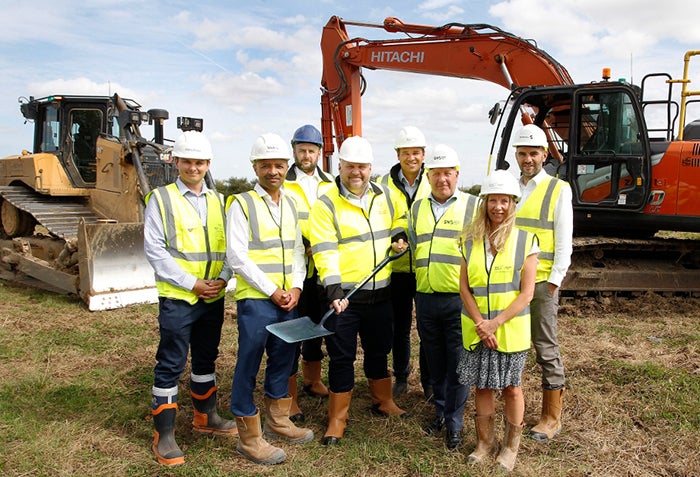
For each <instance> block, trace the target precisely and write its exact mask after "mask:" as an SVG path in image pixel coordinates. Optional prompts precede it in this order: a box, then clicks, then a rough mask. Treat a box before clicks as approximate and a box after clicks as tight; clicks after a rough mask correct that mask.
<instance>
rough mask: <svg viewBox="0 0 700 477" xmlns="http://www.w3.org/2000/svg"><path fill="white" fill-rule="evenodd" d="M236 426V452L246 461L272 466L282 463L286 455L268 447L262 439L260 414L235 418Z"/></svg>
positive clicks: (281, 451)
mask: <svg viewBox="0 0 700 477" xmlns="http://www.w3.org/2000/svg"><path fill="white" fill-rule="evenodd" d="M236 425H237V426H238V445H237V446H236V450H238V452H240V453H241V454H243V456H244V457H245V458H246V459H249V460H252V461H253V462H255V463H256V464H264V465H274V464H279V463H281V462H284V460H285V459H286V458H287V454H285V453H284V451H283V450H282V449H280V448H278V447H275V446H273V445H270V444H269V443H268V442H267V441H266V440H265V439H263V438H262V429H261V427H260V412H256V413H255V415H253V416H236Z"/></svg>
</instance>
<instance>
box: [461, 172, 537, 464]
mask: <svg viewBox="0 0 700 477" xmlns="http://www.w3.org/2000/svg"><path fill="white" fill-rule="evenodd" d="M480 195H481V198H482V201H481V204H480V206H479V209H478V211H477V214H476V216H475V218H474V220H472V222H471V224H469V225H468V226H467V227H466V228H465V231H464V234H463V235H462V239H463V242H462V247H461V249H462V250H461V251H462V266H461V270H460V294H461V297H462V304H463V305H464V306H463V312H462V340H463V343H464V352H463V353H462V358H461V359H460V363H459V367H458V370H459V373H460V381H461V382H462V383H463V384H465V385H467V386H474V387H475V388H476V389H475V397H474V405H475V408H476V416H475V417H474V424H475V428H476V435H477V445H476V449H474V451H473V452H472V453H471V454H469V457H468V459H469V461H470V462H474V463H482V462H484V460H485V459H486V458H488V456H489V455H490V454H491V453H492V452H493V451H494V448H495V447H496V445H495V432H494V430H495V428H494V414H495V412H496V406H495V393H496V391H500V393H501V396H502V397H503V401H504V417H505V419H504V424H505V426H504V427H505V431H504V436H503V444H502V446H501V450H500V452H499V454H498V457H496V461H497V462H498V463H499V464H500V466H501V467H502V468H503V469H505V470H507V471H511V470H513V466H514V465H515V460H516V457H517V455H518V449H519V448H520V435H521V434H522V430H523V424H524V423H523V418H524V415H525V400H524V398H523V390H522V374H523V369H524V368H525V361H526V359H527V354H528V352H529V350H530V308H529V306H528V304H529V302H530V300H531V299H532V295H533V293H534V288H535V273H536V271H537V252H538V251H539V248H538V246H537V238H536V237H535V235H534V234H532V233H531V232H526V231H524V230H521V229H519V228H517V227H516V226H515V205H516V202H517V201H518V199H519V198H520V187H519V186H518V181H517V179H516V178H515V177H514V176H513V175H512V174H511V173H510V172H508V171H505V170H497V171H494V172H492V173H491V175H489V176H488V177H487V178H486V180H484V182H483V183H482V184H481V193H480Z"/></svg>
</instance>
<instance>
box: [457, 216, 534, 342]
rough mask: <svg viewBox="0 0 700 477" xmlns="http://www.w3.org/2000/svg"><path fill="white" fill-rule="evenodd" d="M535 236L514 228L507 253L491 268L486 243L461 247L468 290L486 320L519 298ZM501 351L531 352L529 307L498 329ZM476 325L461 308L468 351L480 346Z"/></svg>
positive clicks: (506, 249) (498, 256) (501, 253)
mask: <svg viewBox="0 0 700 477" xmlns="http://www.w3.org/2000/svg"><path fill="white" fill-rule="evenodd" d="M534 240H535V238H534V235H533V234H532V233H530V232H526V231H524V230H520V229H518V228H515V227H514V228H513V231H512V232H511V234H510V237H508V241H507V243H506V246H505V249H504V250H503V251H502V252H499V253H497V254H496V256H495V257H494V259H493V263H492V264H491V268H490V269H489V268H487V266H486V248H485V244H484V241H483V240H479V241H475V242H472V241H469V242H467V243H466V244H464V245H463V247H462V254H463V255H462V256H463V257H464V259H465V260H466V261H467V274H468V275H467V276H468V277H469V286H470V289H471V292H472V295H473V296H474V299H475V300H476V304H477V305H478V307H479V311H480V312H481V317H482V318H483V319H484V320H491V319H493V318H495V317H496V316H498V314H499V313H501V312H502V311H503V310H505V309H506V308H508V305H510V304H511V303H512V302H513V300H515V298H517V296H518V295H519V294H520V274H521V273H522V269H523V266H524V265H525V259H526V258H527V256H528V254H529V253H530V250H531V249H532V245H533V241H534ZM495 335H496V340H498V348H497V349H498V351H501V352H503V353H515V352H518V351H525V350H527V349H530V307H529V306H527V307H525V309H524V310H523V311H521V312H520V313H519V314H518V315H516V316H514V317H513V318H511V319H510V320H508V321H506V322H505V323H504V324H503V325H501V326H499V327H498V328H497V329H496V333H495ZM479 341H480V339H479V335H478V334H477V333H476V327H475V325H474V321H472V319H471V318H470V317H469V315H467V310H466V309H465V308H464V306H462V342H463V343H464V347H465V348H466V349H467V350H473V349H474V347H475V346H476V345H477V344H478V343H479Z"/></svg>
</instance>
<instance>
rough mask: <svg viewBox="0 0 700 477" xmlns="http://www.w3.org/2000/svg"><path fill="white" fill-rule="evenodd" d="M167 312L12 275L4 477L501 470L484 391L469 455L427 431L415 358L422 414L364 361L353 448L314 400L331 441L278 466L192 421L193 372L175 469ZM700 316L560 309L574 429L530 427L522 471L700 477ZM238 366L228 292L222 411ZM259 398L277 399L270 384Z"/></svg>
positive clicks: (2, 412)
mask: <svg viewBox="0 0 700 477" xmlns="http://www.w3.org/2000/svg"><path fill="white" fill-rule="evenodd" d="M156 311H157V309H156V307H155V306H154V305H146V306H139V307H132V308H128V309H122V310H115V311H106V312H93V313H91V312H88V311H87V310H86V308H85V306H84V305H83V304H81V303H80V302H78V301H75V300H73V299H71V298H67V297H62V296H57V295H53V294H49V293H44V292H40V291H35V290H28V289H24V288H18V287H14V286H10V285H7V284H4V283H0V363H1V366H0V473H1V474H2V475H6V476H73V475H77V476H123V475H124V476H147V475H153V476H155V475H158V476H165V475H172V476H224V475H229V476H235V475H274V476H318V475H324V476H336V475H337V476H365V475H366V476H458V475H460V476H470V475H473V476H491V475H502V474H501V472H500V471H497V470H496V469H495V467H494V465H493V463H491V464H488V465H485V466H482V467H474V466H472V465H469V464H468V463H467V462H466V456H467V455H468V454H469V452H471V450H472V449H473V446H474V444H475V435H474V427H473V423H472V420H471V416H472V414H473V412H474V410H473V400H472V399H470V401H469V404H468V409H467V411H466V417H465V429H464V432H465V442H464V444H463V446H462V447H461V449H460V451H459V452H448V451H447V450H446V449H445V447H444V445H443V437H442V436H439V437H427V436H424V435H423V434H422V432H421V426H422V425H424V424H425V422H427V421H428V420H429V419H430V418H431V416H432V407H431V404H430V403H426V402H425V401H424V400H423V399H422V394H421V393H420V389H419V384H418V378H417V374H418V373H417V361H416V360H415V358H414V363H413V364H414V372H413V374H412V377H411V380H410V385H411V388H410V392H409V394H408V396H407V397H404V398H402V399H399V400H398V404H399V405H401V406H402V407H403V408H405V409H407V410H408V411H409V412H410V413H411V417H410V418H409V419H407V420H398V419H390V420H387V419H382V418H378V417H373V416H372V415H370V413H369V412H368V408H369V404H370V400H369V393H368V391H367V383H366V380H365V379H364V378H363V377H361V373H360V372H358V373H357V376H358V377H357V386H356V388H355V391H354V394H353V401H352V404H351V408H350V422H349V427H348V431H347V432H346V435H345V438H344V439H343V443H342V445H341V446H338V447H334V448H325V447H323V446H321V445H320V444H319V439H320V437H321V436H322V435H323V432H324V431H325V424H326V422H325V419H326V402H324V401H322V400H318V399H313V398H309V397H302V398H301V399H300V401H301V406H302V408H303V409H304V411H305V412H306V414H307V416H308V418H307V425H308V426H309V427H311V428H312V429H313V430H314V432H315V433H316V439H315V440H314V441H313V442H311V443H308V444H306V445H303V446H293V445H285V444H282V446H283V447H284V449H285V451H286V452H287V455H288V459H287V462H285V463H284V464H282V465H279V466H274V467H263V466H258V465H255V464H251V463H249V462H248V461H246V460H245V459H243V458H242V457H241V456H240V455H238V454H237V453H236V451H235V445H236V439H235V438H234V439H230V438H229V439H226V438H211V437H204V436H200V435H198V434H195V433H193V432H192V430H191V425H190V421H191V419H192V410H191V405H190V399H189V393H188V389H187V383H188V376H189V370H187V371H186V373H185V375H184V376H185V379H184V380H182V382H181V390H180V405H181V408H180V413H179V415H178V420H177V429H176V437H177V440H178V442H179V444H180V446H181V447H182V448H183V450H184V451H185V454H186V463H185V465H182V466H179V467H175V468H164V467H161V466H159V465H158V464H157V463H156V461H155V458H154V457H153V455H152V453H151V450H150V444H151V440H152V435H153V428H152V422H151V420H150V412H149V411H150V389H151V384H152V369H153V365H154V355H155V349H156V345H157V342H158V328H157V322H156V318H155V316H156ZM699 325H700V299H698V298H663V297H658V296H656V295H649V296H645V297H641V298H636V299H631V300H628V299H615V298H604V299H598V300H594V299H580V300H579V299H576V300H570V301H567V302H566V303H565V304H564V305H563V306H562V309H561V314H560V335H561V341H562V350H563V355H564V360H565V365H566V368H567V378H568V394H567V395H566V397H565V404H564V413H563V418H564V430H563V432H562V434H560V435H559V436H557V437H556V438H555V439H554V440H553V441H552V442H551V443H549V444H544V445H543V444H538V443H536V442H533V441H531V440H529V439H526V438H523V443H522V446H521V450H520V454H519V456H518V461H517V463H516V467H515V470H514V472H512V474H511V475H523V476H537V477H545V476H560V475H561V476H563V475H566V476H635V477H636V476H698V475H700V444H699V440H700V352H699V350H698V343H700V332H699V331H698V326H699ZM235 361H236V327H235V306H234V303H233V299H231V298H229V299H228V305H227V319H226V323H225V329H224V337H223V343H222V347H221V355H220V358H219V360H218V376H219V386H220V394H219V404H220V406H219V407H220V409H221V410H223V413H224V414H226V415H229V413H228V401H229V396H228V394H229V392H230V388H231V377H232V374H233V368H234V365H235ZM358 364H359V363H358ZM358 369H359V368H358ZM524 391H525V398H526V417H525V420H526V424H527V426H528V427H529V426H531V425H533V424H534V423H535V421H536V419H537V417H538V415H539V406H540V404H539V398H540V392H539V374H538V369H537V367H536V365H535V364H534V360H533V359H530V360H529V361H528V365H527V366H526V369H525V386H524ZM257 398H258V399H259V400H260V401H261V400H262V396H261V391H260V390H258V394H257ZM499 409H500V408H499ZM500 427H501V425H500V423H499V424H498V427H497V429H498V432H499V434H500V432H501V431H500Z"/></svg>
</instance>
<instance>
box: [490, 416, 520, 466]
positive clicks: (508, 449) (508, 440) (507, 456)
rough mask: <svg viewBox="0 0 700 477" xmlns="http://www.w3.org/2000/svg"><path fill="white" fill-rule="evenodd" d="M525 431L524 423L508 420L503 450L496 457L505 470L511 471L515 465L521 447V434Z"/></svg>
mask: <svg viewBox="0 0 700 477" xmlns="http://www.w3.org/2000/svg"><path fill="white" fill-rule="evenodd" d="M522 432H523V425H522V424H520V425H519V426H516V425H515V424H511V423H510V422H508V421H506V429H505V435H504V436H503V446H502V447H501V452H500V453H499V454H498V457H496V462H498V463H499V464H500V465H501V467H502V468H503V469H504V470H507V471H508V472H510V471H511V470H513V467H514V466H515V459H516V457H518V449H519V448H520V435H521V434H522Z"/></svg>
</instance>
